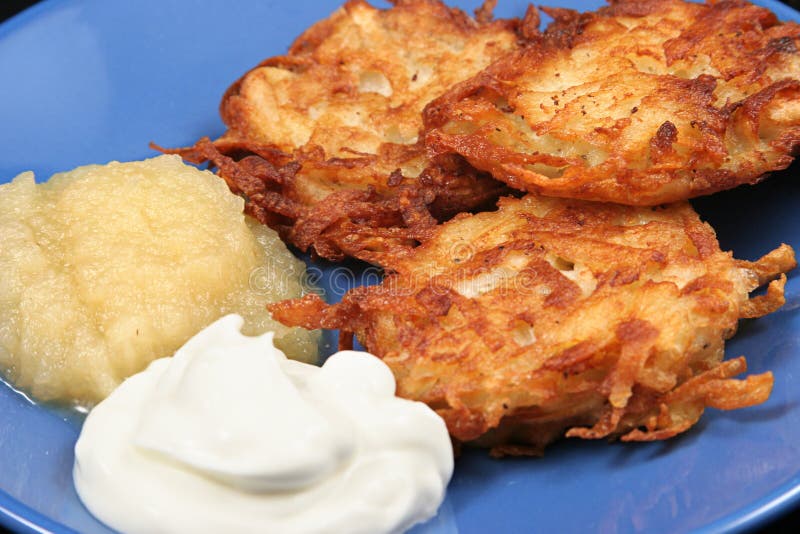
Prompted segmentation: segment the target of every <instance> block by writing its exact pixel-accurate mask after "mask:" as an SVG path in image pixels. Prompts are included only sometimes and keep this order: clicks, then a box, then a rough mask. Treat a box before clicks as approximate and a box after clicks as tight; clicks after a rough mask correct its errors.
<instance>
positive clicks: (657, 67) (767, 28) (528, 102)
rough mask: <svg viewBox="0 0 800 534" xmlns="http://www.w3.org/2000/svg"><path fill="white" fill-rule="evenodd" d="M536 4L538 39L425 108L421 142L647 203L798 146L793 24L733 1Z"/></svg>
mask: <svg viewBox="0 0 800 534" xmlns="http://www.w3.org/2000/svg"><path fill="white" fill-rule="evenodd" d="M545 11H547V13H549V14H550V15H552V16H553V17H554V19H555V21H554V23H553V24H552V25H551V26H550V27H549V28H548V29H547V30H546V31H545V33H544V35H543V37H542V38H541V39H539V40H538V41H536V42H535V43H533V44H532V45H531V46H528V47H526V48H524V49H522V50H519V51H516V52H512V53H510V54H509V55H508V56H506V57H504V58H502V59H500V60H499V61H497V62H496V63H495V64H493V65H492V66H490V67H489V68H488V69H486V70H485V71H483V72H481V73H479V74H478V75H476V76H475V77H473V78H472V79H470V80H468V81H465V82H463V83H461V84H459V85H458V86H456V87H455V88H453V89H452V90H450V91H448V93H446V94H445V95H443V96H442V97H440V98H439V99H437V100H436V101H434V102H432V103H431V104H430V105H429V106H428V107H427V109H426V110H425V121H426V127H427V128H428V129H430V130H432V131H431V132H430V133H429V134H428V135H427V142H428V145H429V148H430V150H431V152H432V153H435V154H441V153H450V152H455V153H458V154H461V155H463V156H465V157H466V158H467V160H468V161H469V162H470V163H472V164H473V165H474V166H475V167H477V168H479V169H483V170H486V171H489V172H491V173H492V175H493V176H494V177H495V178H497V179H498V180H501V181H504V182H506V183H508V184H509V185H511V186H513V187H515V188H517V189H521V190H525V191H531V192H538V193H541V194H545V195H552V196H560V197H568V198H583V199H589V200H602V201H612V202H618V203H623V204H630V205H656V204H660V203H664V202H672V201H676V200H683V199H686V198H690V197H694V196H698V195H704V194H708V193H713V192H715V191H720V190H723V189H728V188H731V187H734V186H737V185H740V184H744V183H751V184H752V183H756V182H758V181H759V180H761V179H762V178H763V177H764V174H765V173H768V172H770V171H775V170H778V169H783V168H785V167H787V166H788V165H789V163H790V162H791V161H792V158H793V156H795V155H796V154H797V151H798V149H800V53H798V46H800V25H798V24H795V23H779V22H778V21H777V19H776V18H775V16H774V15H773V14H772V13H771V12H769V11H768V10H767V9H765V8H762V7H757V6H753V5H751V4H749V3H747V2H744V1H735V0H734V1H728V2H718V3H717V2H712V3H709V4H698V3H693V2H683V1H679V0H652V1H639V0H617V1H613V2H611V5H610V6H608V7H605V8H602V9H600V10H599V11H597V12H592V13H577V12H574V11H570V10H565V9H545Z"/></svg>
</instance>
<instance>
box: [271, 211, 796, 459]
mask: <svg viewBox="0 0 800 534" xmlns="http://www.w3.org/2000/svg"><path fill="white" fill-rule="evenodd" d="M384 260H385V264H386V268H387V270H388V271H389V273H390V274H388V275H387V276H386V278H385V279H384V281H383V283H382V284H381V285H379V286H372V287H359V288H355V289H353V290H351V291H350V292H349V293H348V294H346V295H345V297H344V298H343V300H342V301H341V303H339V304H334V305H330V306H329V305H326V304H325V303H323V302H322V301H321V300H320V299H319V297H317V296H307V297H304V298H303V299H298V300H294V301H287V302H282V303H277V304H273V305H271V306H270V309H271V310H272V311H273V316H274V317H276V318H277V319H278V320H280V321H281V322H284V323H285V324H287V325H303V326H306V327H324V328H340V329H342V332H343V333H344V334H345V335H346V333H348V332H354V333H355V334H356V335H357V336H358V339H359V341H360V342H361V343H362V344H363V345H364V346H365V347H366V348H367V349H368V350H369V351H370V352H372V353H374V354H376V355H377V356H379V357H380V358H382V359H383V361H384V362H386V363H387V364H388V365H389V366H390V367H391V369H392V371H393V372H394V374H395V376H396V378H397V383H398V394H399V395H401V396H403V397H407V398H411V399H414V400H421V401H424V402H426V403H427V404H428V405H430V406H431V407H432V408H433V409H434V410H436V412H437V413H438V414H439V415H441V416H442V417H443V418H444V419H445V421H446V422H447V425H448V428H449V430H450V433H451V434H452V436H453V437H454V438H455V439H456V440H457V441H458V442H467V443H471V444H475V445H480V446H488V447H492V452H493V453H494V454H496V455H503V454H538V453H541V451H542V450H543V448H544V446H545V445H546V444H547V443H549V442H551V441H552V440H554V439H557V438H559V437H562V436H567V437H580V438H587V439H594V438H605V437H620V438H621V439H622V440H624V441H651V440H659V439H665V438H669V437H671V436H674V435H676V434H678V433H680V432H683V431H685V430H687V429H688V428H690V427H691V426H692V425H693V424H694V423H695V422H696V421H697V420H698V419H699V417H700V415H701V414H702V412H703V410H704V408H705V407H706V406H711V407H714V408H720V409H734V408H740V407H744V406H750V405H753V404H758V403H760V402H763V401H765V400H766V399H767V398H768V396H769V394H770V391H771V387H772V374H771V373H764V374H759V375H752V376H748V377H747V378H745V379H743V380H737V379H733V378H731V377H732V376H734V375H737V374H739V373H742V372H744V371H745V370H746V365H745V360H744V358H743V357H739V358H736V359H732V360H727V361H723V356H724V340H725V339H727V338H729V337H731V336H732V335H733V334H734V333H735V331H736V328H737V323H738V320H739V319H740V318H743V317H758V316H761V315H765V314H767V313H770V312H772V311H774V310H776V309H777V308H778V307H780V306H781V305H782V304H783V303H784V297H783V287H784V284H785V282H786V276H785V275H784V274H783V273H785V272H786V271H787V270H789V269H791V268H793V267H794V266H795V259H794V252H793V251H792V249H791V247H789V246H788V245H782V246H781V247H779V248H777V249H776V250H774V251H772V252H770V253H769V254H767V255H766V256H765V257H764V258H762V259H760V260H758V261H757V262H748V261H740V260H735V259H733V257H732V256H731V254H730V253H726V252H722V251H721V250H720V249H719V245H718V243H717V241H716V236H715V234H714V231H713V230H712V228H711V227H710V226H708V225H707V224H705V223H703V222H701V221H700V219H699V218H698V216H697V214H696V213H695V212H694V210H693V209H692V208H691V206H689V204H688V203H679V204H673V205H668V206H665V207H657V208H639V207H629V206H622V205H615V204H603V203H593V202H587V201H580V200H563V199H556V198H547V197H537V196H534V195H528V196H526V197H524V198H523V199H514V198H505V199H502V201H501V203H500V209H499V211H497V212H484V213H480V214H477V215H462V216H459V217H457V218H455V219H453V220H451V221H449V222H447V223H445V224H443V225H441V226H440V227H439V228H438V231H437V233H436V235H435V236H434V237H433V238H431V239H430V240H428V241H427V242H425V243H423V244H422V245H420V246H419V247H417V248H416V249H409V250H408V251H407V254H405V255H395V256H387V257H385V258H384ZM767 283H769V285H768V288H767V291H766V293H765V294H763V295H761V296H756V297H753V298H749V293H750V292H751V291H752V290H753V289H755V288H757V287H759V286H762V285H765V284H767Z"/></svg>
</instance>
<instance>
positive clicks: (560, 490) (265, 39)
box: [0, 0, 800, 534]
mask: <svg viewBox="0 0 800 534" xmlns="http://www.w3.org/2000/svg"><path fill="white" fill-rule="evenodd" d="M338 3H339V0H328V1H311V0H308V1H306V0H293V1H292V2H278V1H265V0H245V1H239V2H235V3H228V2H214V1H211V0H207V1H200V0H144V1H138V2H121V1H101V0H88V1H83V2H70V1H65V0H50V1H45V2H43V3H41V4H38V5H36V6H35V7H34V8H32V9H30V10H28V11H26V12H24V13H22V14H21V15H19V16H17V17H16V18H14V19H11V20H10V21H8V22H6V23H5V24H3V25H2V26H0V97H1V98H0V182H5V181H8V180H10V179H11V178H12V177H14V176H15V175H16V174H17V173H19V172H21V171H24V170H34V171H35V172H36V173H37V176H38V177H39V178H40V179H45V178H47V177H48V176H49V175H50V174H52V173H53V172H56V171H60V170H66V169H70V168H73V167H75V166H77V165H82V164H87V163H104V162H107V161H109V160H114V159H118V160H130V159H138V158H144V157H149V156H153V155H154V153H153V152H152V151H151V150H150V149H148V146H147V145H148V142H149V141H156V142H158V143H160V144H162V145H164V146H182V145H187V144H190V143H192V142H193V141H195V140H196V139H197V138H198V137H199V136H202V135H211V136H212V137H213V136H215V135H219V134H221V133H222V132H223V125H222V123H221V122H220V120H219V118H218V115H217V105H218V103H219V100H220V97H221V95H222V93H223V92H224V90H225V89H226V88H227V86H228V85H229V84H230V83H231V82H233V81H234V80H235V79H236V78H237V77H238V76H239V75H240V74H242V73H243V72H244V71H245V70H247V69H248V68H250V67H251V66H253V65H255V64H256V63H258V62H259V61H260V60H261V59H263V58H265V57H267V56H270V55H274V54H279V53H282V52H283V51H285V49H286V47H287V46H288V44H289V43H290V42H291V40H292V38H293V37H294V36H296V35H298V34H299V33H300V32H301V31H302V30H303V29H304V28H306V27H307V26H308V25H309V24H311V23H312V22H313V21H315V20H317V19H320V18H322V17H325V16H327V15H328V13H330V12H331V11H332V10H333V9H335V7H337V5H338ZM476 3H477V2H476V1H474V2H464V3H463V5H464V6H465V7H467V8H470V9H471V8H474V7H475V4H476ZM550 3H551V4H553V3H558V4H559V5H562V6H566V7H573V8H579V9H589V8H594V7H597V5H598V4H599V3H598V2H577V1H567V0H560V1H559V0H551V1H550ZM759 3H762V4H764V5H767V6H768V7H770V8H771V9H773V10H774V11H775V12H776V13H777V14H778V15H779V17H780V18H782V19H784V20H787V19H793V20H800V15H799V14H798V13H796V12H794V11H792V10H791V9H789V8H788V7H786V6H783V5H781V4H779V3H777V2H775V1H768V0H765V1H763V2H759ZM523 11H524V3H523V2H521V1H516V0H504V1H502V2H501V5H500V6H499V9H498V15H501V16H508V15H521V14H522V13H523ZM798 174H800V166H798V165H794V166H793V167H792V168H790V169H789V170H787V171H785V172H782V173H779V174H776V175H775V176H773V177H772V178H771V179H769V180H768V181H767V182H766V183H764V184H761V185H759V186H757V187H745V188H740V189H737V190H735V191H731V192H727V193H721V194H718V195H715V196H713V197H710V198H705V199H701V200H698V201H697V202H696V206H697V207H698V210H699V211H700V213H701V215H702V216H703V218H705V219H706V220H708V221H709V222H711V223H712V224H713V225H714V226H715V227H716V228H717V230H718V234H719V238H720V242H721V244H722V246H723V248H728V249H732V250H733V251H734V252H735V254H736V256H737V257H740V258H746V259H753V258H755V257H757V256H759V255H761V254H763V253H764V252H766V251H768V250H770V249H771V248H773V247H775V246H776V245H778V244H779V243H780V242H786V243H789V244H791V245H792V246H794V247H795V248H797V249H800V210H798V209H797V206H798V195H800V182H798V180H797V179H798ZM0 246H2V244H1V243H0ZM322 272H323V274H324V275H325V282H326V283H327V284H328V291H329V294H330V295H331V296H332V297H335V295H336V293H338V292H337V291H333V290H332V289H333V288H331V287H330V282H331V280H330V275H331V273H332V268H331V267H330V266H324V265H323V266H322ZM798 278H800V277H798V275H797V274H792V276H790V279H789V283H788V285H787V304H786V306H785V307H784V308H783V309H782V310H781V311H779V312H777V313H775V314H773V315H771V316H769V317H767V318H763V319H759V320H755V321H745V322H743V323H742V324H741V328H740V332H739V334H737V336H736V337H735V338H734V339H733V340H732V341H731V342H729V344H728V355H729V356H736V355H739V354H745V355H746V356H747V357H748V362H749V363H750V371H751V372H754V373H758V372H761V371H765V370H772V371H774V373H775V387H774V390H773V393H772V397H771V398H770V400H769V401H768V402H767V403H766V404H764V405H762V406H758V407H754V408H750V409H746V410H740V411H735V412H718V411H714V410H709V411H708V412H707V413H706V415H705V416H704V417H703V419H702V420H701V422H700V423H699V424H698V425H697V426H696V427H695V428H693V429H692V430H691V431H690V432H688V433H687V434H685V435H683V436H680V437H678V438H676V439H673V440H670V441H668V442H665V443H652V444H619V443H616V444H607V443H604V442H581V441H566V442H562V443H558V444H556V445H554V446H552V447H551V448H550V449H549V450H548V452H547V454H546V456H545V457H544V458H543V459H505V460H502V461H498V460H493V459H490V458H489V457H487V455H486V454H485V453H484V452H482V451H467V452H466V453H465V454H464V455H463V456H462V457H461V458H459V460H458V461H457V464H456V472H455V476H454V478H453V481H452V482H451V484H450V487H449V490H448V497H447V500H446V501H445V503H444V505H443V506H442V508H441V510H440V513H439V516H438V517H437V518H435V519H434V520H432V521H430V522H429V523H428V524H426V525H422V526H421V527H418V528H417V529H415V532H416V533H423V532H424V533H455V532H459V533H464V534H466V533H472V532H485V531H487V530H489V529H491V530H493V531H496V532H531V531H541V532H585V531H598V532H619V533H626V532H641V531H646V532H670V533H672V532H687V531H700V532H718V531H723V530H724V531H731V530H734V531H736V530H742V529H745V528H750V527H754V526H758V525H760V524H763V522H764V521H766V520H769V519H771V518H774V517H775V516H776V515H777V514H778V513H779V512H785V511H787V510H789V509H796V508H797V507H798V505H800V387H798V382H797V380H798V379H800V313H799V312H798V308H800V279H798ZM80 423H81V420H80V417H78V416H76V415H75V414H69V413H66V412H59V411H57V410H54V409H52V408H46V407H40V406H36V405H34V404H32V403H31V402H29V401H28V400H27V399H26V398H25V397H23V396H22V395H20V394H18V393H16V392H14V391H13V390H12V389H11V388H9V387H7V386H5V385H3V384H0V525H6V526H7V527H10V528H12V529H15V530H20V531H31V532H38V531H47V530H49V531H56V532H70V531H72V530H75V531H80V532H86V533H95V532H107V529H105V528H104V527H103V526H102V525H100V524H99V523H98V522H97V521H95V520H94V519H93V518H92V517H91V516H90V515H89V514H88V513H87V511H86V510H85V509H84V508H83V506H82V505H81V504H80V502H79V501H78V499H77V497H76V494H75V491H74V490H73V487H72V481H71V467H72V460H73V453H72V447H73V444H74V441H75V438H76V437H77V434H78V432H79V428H80Z"/></svg>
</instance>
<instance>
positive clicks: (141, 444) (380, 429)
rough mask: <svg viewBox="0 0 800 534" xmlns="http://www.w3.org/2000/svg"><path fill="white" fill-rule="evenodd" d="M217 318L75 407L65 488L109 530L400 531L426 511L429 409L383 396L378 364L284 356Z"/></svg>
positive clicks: (433, 424)
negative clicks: (81, 415) (92, 403)
mask: <svg viewBox="0 0 800 534" xmlns="http://www.w3.org/2000/svg"><path fill="white" fill-rule="evenodd" d="M242 323H243V320H242V318H241V317H239V316H238V315H228V316H225V317H223V318H221V319H219V320H218V321H216V322H215V323H213V324H212V325H210V326H209V327H207V328H206V329H205V330H203V331H201V332H200V333H198V334H197V335H196V336H195V337H193V338H192V339H190V340H189V341H188V342H187V343H186V345H184V346H183V347H182V348H181V349H179V350H178V352H176V353H175V355H174V356H173V357H172V358H163V359H160V360H156V361H154V362H153V363H151V364H150V366H149V367H148V368H147V369H146V370H145V371H143V372H141V373H139V374H137V375H134V376H132V377H130V378H128V379H127V380H126V381H125V382H123V383H122V385H120V386H119V387H118V388H117V389H116V390H114V392H113V393H112V394H111V395H110V396H109V397H108V398H106V399H105V400H104V401H103V402H101V403H100V404H98V405H97V406H96V407H95V408H94V410H92V412H91V413H90V414H89V416H88V417H87V419H86V422H85V423H84V425H83V430H82V432H81V435H80V438H79V439H78V442H77V444H76V445H75V467H74V471H73V477H74V481H75V487H76V489H77V491H78V494H79V495H80V498H81V500H82V501H83V502H84V504H85V505H86V507H87V508H88V509H89V510H90V511H91V512H92V513H93V514H94V515H95V516H97V517H98V518H99V519H100V520H101V521H103V522H104V523H106V524H108V525H109V526H111V527H112V528H115V529H117V530H120V531H122V532H129V533H136V532H142V533H152V532H213V533H218V532H248V533H249V532H282V533H283V532H286V533H289V532H337V533H339V532H354V533H355V532H364V533H374V532H401V531H403V530H405V529H407V528H409V527H411V526H412V525H413V524H415V523H417V522H420V521H424V520H426V519H428V518H430V517H432V516H434V515H435V514H436V510H437V509H438V507H439V504H440V503H441V502H442V500H443V498H444V493H445V488H446V486H447V483H448V482H449V480H450V477H451V475H452V472H453V454H452V448H451V445H450V439H449V437H448V434H447V429H446V427H445V424H444V422H443V421H442V419H441V418H440V417H439V416H438V415H436V414H435V413H434V412H433V411H432V410H431V409H430V408H428V407H427V406H425V405H424V404H422V403H419V402H413V401H409V400H405V399H400V398H398V397H395V395H394V391H395V381H394V377H393V376H392V373H391V371H390V370H389V368H388V367H387V366H386V365H385V364H384V363H383V362H382V361H381V360H380V359H378V358H376V357H374V356H372V355H370V354H368V353H364V352H356V351H342V352H338V353H336V354H334V355H333V356H331V357H330V358H329V359H328V360H327V361H326V362H325V365H323V366H322V367H316V366H313V365H309V364H305V363H300V362H297V361H293V360H289V359H287V358H286V357H285V356H284V354H283V353H282V352H281V351H280V350H278V349H276V348H275V347H274V346H273V344H272V334H271V333H267V334H264V335H262V336H259V337H247V336H243V335H242V334H241V333H240V328H241V326H242Z"/></svg>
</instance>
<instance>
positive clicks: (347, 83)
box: [178, 0, 538, 259]
mask: <svg viewBox="0 0 800 534" xmlns="http://www.w3.org/2000/svg"><path fill="white" fill-rule="evenodd" d="M492 4H493V2H487V4H486V5H484V7H483V8H481V9H480V10H479V11H478V17H477V18H476V19H473V18H471V17H469V16H467V15H466V14H465V13H463V12H462V11H460V10H458V9H455V8H449V7H447V6H445V5H444V4H443V3H441V2H440V1H438V0H398V1H397V2H396V3H395V5H394V6H393V7H392V8H391V9H385V10H382V9H376V8H374V7H372V6H370V5H369V4H367V3H366V2H364V1H361V0H350V1H348V2H347V3H345V4H344V6H343V7H341V8H340V9H339V10H337V11H336V12H335V13H334V14H333V15H331V17H330V18H328V19H327V20H323V21H321V22H318V23H316V24H314V25H313V26H311V27H310V28H309V29H308V30H306V31H305V32H304V33H303V34H302V35H301V36H300V37H298V38H297V40H296V41H295V42H294V44H293V45H292V46H291V47H290V49H289V52H288V53H287V54H286V55H283V56H277V57H273V58H269V59H267V60H265V61H263V62H262V63H261V64H260V65H258V66H257V67H255V68H254V69H252V70H251V71H249V72H248V73H246V74H245V75H244V76H243V77H242V78H241V79H239V80H238V81H237V82H236V83H234V84H233V85H232V86H231V87H230V88H229V89H228V91H227V92H226V94H225V96H224V98H223V100H222V104H221V106H220V112H221V114H222V118H223V120H224V121H225V123H226V125H227V126H228V131H227V132H226V133H225V134H224V135H223V136H222V137H221V138H220V139H218V140H216V141H214V143H213V145H212V144H210V143H208V142H206V141H201V142H200V143H198V144H197V145H196V146H195V147H194V148H193V149H185V150H182V151H178V153H180V154H182V155H183V156H184V157H185V158H186V159H188V160H190V161H193V162H195V163H199V162H202V161H211V162H212V163H213V164H214V165H215V166H217V167H219V168H220V171H219V172H220V174H221V175H222V176H223V177H224V178H225V179H226V180H227V181H228V183H229V185H232V188H233V189H234V190H238V191H239V192H245V193H246V194H247V195H248V197H247V198H248V208H249V209H250V210H251V212H253V214H254V215H256V216H258V217H259V219H260V220H261V221H262V222H264V223H266V224H269V225H270V226H272V227H274V228H276V229H279V230H281V231H282V233H283V235H284V237H285V238H286V239H287V240H289V241H290V242H292V243H294V244H295V245H296V246H298V247H299V248H300V249H302V250H306V249H308V248H309V247H313V248H314V249H315V251H316V253H317V254H319V255H321V256H324V257H327V258H331V259H339V258H341V257H342V255H345V254H347V255H356V256H358V255H359V251H362V250H364V248H365V247H367V246H366V245H364V243H363V240H358V239H357V237H358V236H363V237H364V239H367V238H368V237H369V240H370V243H371V244H370V245H369V247H375V246H380V245H379V244H378V243H383V242H384V241H386V240H390V241H392V242H395V241H396V240H397V235H398V234H400V233H402V232H400V229H402V228H404V227H405V226H407V224H406V223H404V222H403V219H404V217H405V215H404V214H403V213H401V210H398V209H395V208H396V207H397V206H396V204H397V202H402V201H400V200H398V198H399V197H400V196H402V195H403V194H405V195H414V196H415V197H416V198H417V199H420V202H421V207H426V208H429V210H430V211H431V212H432V213H433V215H434V216H435V217H438V218H440V219H445V218H448V217H450V216H452V215H454V214H456V213H459V212H461V211H466V210H471V209H473V208H477V207H480V206H482V205H485V204H490V203H493V202H494V201H496V199H497V197H498V196H499V195H500V193H501V192H502V191H503V189H504V187H505V186H504V185H503V184H500V183H499V182H497V181H495V180H493V179H492V178H491V177H490V176H489V175H488V174H486V173H481V172H478V171H476V170H475V169H474V168H472V167H471V166H469V165H468V164H466V163H465V162H464V161H463V160H462V158H460V157H458V156H453V155H447V156H444V157H438V158H435V159H434V160H433V161H432V160H431V159H430V158H429V157H428V156H427V154H426V151H425V148H424V146H423V143H422V142H421V141H420V140H419V139H418V136H419V132H420V130H421V129H422V117H421V112H422V109H423V107H424V106H425V105H426V104H427V103H428V102H430V101H431V100H432V99H433V98H434V97H436V96H438V95H440V94H441V93H442V92H444V90H445V89H447V88H448V87H449V86H451V85H453V84H454V83H456V82H459V81H462V80H464V79H466V78H468V77H470V76H472V75H473V74H475V73H477V72H478V71H480V70H481V69H483V68H484V67H486V66H487V65H488V64H489V63H491V62H492V61H494V60H495V59H497V58H499V57H500V56H501V55H503V54H504V53H506V52H508V51H510V50H513V49H515V48H516V47H517V46H518V45H517V41H518V40H519V39H521V38H522V36H523V35H528V34H531V33H532V32H534V31H535V30H533V29H535V28H536V27H537V26H538V19H537V18H536V17H535V16H534V15H533V13H534V12H533V11H532V12H531V13H532V14H531V16H530V17H529V18H528V19H527V21H526V23H525V24H523V23H521V22H520V21H519V20H516V19H514V20H492V19H491V7H492ZM523 27H525V28H533V29H528V30H525V31H523V30H522V29H521V28H523ZM226 157H230V158H232V160H225V159H224V158H226ZM242 158H247V159H248V160H249V161H248V162H246V163H245V164H243V165H238V164H237V162H236V160H239V159H242ZM262 160H263V161H262ZM222 161H224V165H222V164H221V162H222ZM287 166H288V170H289V171H290V172H282V171H280V170H279V169H280V168H281V167H283V168H284V171H285V170H287ZM234 168H236V170H235V171H230V169H234ZM226 169H227V170H226ZM243 181H244V182H246V183H243ZM247 186H255V188H256V190H255V192H254V195H253V196H249V193H248V187H247ZM402 186H408V187H407V188H406V189H405V191H404V192H403V193H400V191H403V188H402ZM409 188H413V189H415V190H417V191H416V192H414V193H412V192H410V190H409ZM262 194H266V197H268V198H264V199H262V198H261V197H259V196H258V195H262ZM353 202H355V203H356V206H353V205H352V203H353ZM369 206H375V209H376V210H377V213H372V212H370V211H369V209H368V208H369ZM351 208H352V209H351ZM387 210H388V211H389V212H391V214H388V213H387ZM333 214H336V217H334V216H333ZM387 216H388V219H387ZM423 218H424V219H425V221H426V222H428V223H431V222H432V221H433V219H432V218H431V217H430V216H427V217H423ZM386 224H388V225H390V226H393V225H396V224H399V225H400V226H399V227H394V228H393V230H391V231H389V232H388V233H389V234H392V236H391V237H387V235H386V234H387V231H385V230H382V229H381V228H382V227H383V226H384V225H386ZM342 225H351V226H352V228H350V231H344V230H343V228H342ZM376 225H377V226H376ZM354 229H355V230H357V231H355V230H354ZM373 229H375V231H373V232H371V233H370V232H369V231H370V230H373ZM417 234H419V230H418V229H413V228H412V229H411V230H410V231H409V232H408V234H407V235H404V236H403V238H402V239H401V242H402V243H408V242H411V241H413V240H414V239H415V238H416V235H417ZM344 236H349V241H348V242H346V243H343V242H341V239H342V238H343V237H344ZM367 255H368V254H367ZM360 257H363V255H362V256H360Z"/></svg>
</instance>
